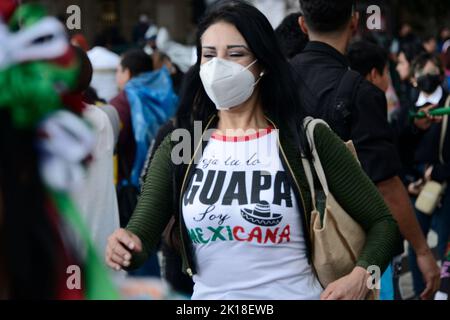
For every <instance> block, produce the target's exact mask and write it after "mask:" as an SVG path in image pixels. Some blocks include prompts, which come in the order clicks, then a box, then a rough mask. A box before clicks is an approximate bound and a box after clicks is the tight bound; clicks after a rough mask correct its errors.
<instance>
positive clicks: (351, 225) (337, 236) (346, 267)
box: [302, 118, 366, 288]
mask: <svg viewBox="0 0 450 320" xmlns="http://www.w3.org/2000/svg"><path fill="white" fill-rule="evenodd" d="M318 124H325V125H327V126H328V124H327V123H326V122H324V121H323V120H319V119H312V118H307V119H306V120H305V122H304V125H305V128H306V133H307V138H308V142H309V144H310V147H311V150H312V154H313V165H314V168H315V171H316V174H317V176H318V178H319V181H320V184H321V187H322V190H323V192H324V194H325V197H326V200H325V210H324V213H323V217H322V218H321V215H320V213H319V211H318V210H317V204H316V199H317V198H316V189H315V186H314V179H313V173H312V170H311V165H310V163H309V161H308V160H307V159H304V158H303V159H302V161H303V166H304V168H305V172H306V176H307V179H308V183H309V187H310V190H311V197H312V206H313V211H312V213H311V238H312V239H311V240H312V260H313V264H314V268H315V270H316V273H317V276H318V279H319V281H320V283H321V284H322V286H323V287H324V288H326V287H327V286H328V285H329V284H330V283H332V282H334V281H336V280H337V279H339V278H341V277H343V276H346V275H348V274H349V273H351V272H352V270H353V269H354V267H355V265H356V261H357V259H358V257H359V255H360V253H361V251H362V249H363V247H364V244H365V239H366V235H365V232H364V230H363V229H362V227H361V226H360V225H359V224H358V223H357V222H356V221H355V220H353V218H352V217H351V216H350V215H349V214H347V213H346V212H345V211H344V209H342V207H341V206H340V205H339V203H338V202H337V201H336V199H335V198H334V197H333V195H332V194H331V192H330V190H329V188H328V183H327V178H326V176H325V172H324V170H323V167H322V164H321V162H320V158H319V155H318V153H317V150H316V146H315V142H314V129H315V127H316V126H317V125H318Z"/></svg>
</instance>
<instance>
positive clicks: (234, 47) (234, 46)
mask: <svg viewBox="0 0 450 320" xmlns="http://www.w3.org/2000/svg"><path fill="white" fill-rule="evenodd" d="M202 48H203V49H210V50H216V48H215V47H210V46H203V47H202ZM236 48H243V49H245V50H247V51H250V50H249V49H248V48H247V47H246V46H244V45H231V46H227V49H236Z"/></svg>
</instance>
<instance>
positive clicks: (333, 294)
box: [320, 267, 370, 300]
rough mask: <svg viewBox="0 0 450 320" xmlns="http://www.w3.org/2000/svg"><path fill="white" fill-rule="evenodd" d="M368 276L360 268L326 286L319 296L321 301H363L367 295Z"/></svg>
mask: <svg viewBox="0 0 450 320" xmlns="http://www.w3.org/2000/svg"><path fill="white" fill-rule="evenodd" d="M369 277H370V274H369V273H368V272H367V271H366V270H365V269H363V268H361V267H356V268H355V269H353V271H352V273H350V274H349V275H347V276H345V277H342V278H340V279H338V280H336V281H335V282H333V283H331V284H330V285H328V287H327V288H326V289H325V291H324V292H323V293H322V294H321V295H320V299H321V300H364V299H365V298H366V297H367V295H368V293H369V288H368V286H367V280H368V279H369Z"/></svg>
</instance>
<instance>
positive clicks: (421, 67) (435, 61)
mask: <svg viewBox="0 0 450 320" xmlns="http://www.w3.org/2000/svg"><path fill="white" fill-rule="evenodd" d="M412 74H413V78H412V82H413V84H414V86H416V87H417V88H418V90H419V91H420V95H419V97H418V99H417V101H416V103H415V107H416V110H418V111H425V112H428V111H430V110H432V109H435V108H442V107H444V106H445V104H446V102H447V101H448V97H449V94H448V92H447V90H446V89H445V88H443V86H442V83H443V80H444V69H443V67H442V64H441V60H440V59H439V58H438V57H437V56H436V55H432V54H428V53H424V54H421V55H420V56H418V57H417V58H416V59H415V60H414V62H413V66H412ZM447 117H448V116H447ZM443 120H444V119H443V117H432V116H427V117H426V118H424V119H416V120H415V123H416V126H417V127H419V128H420V130H421V132H422V137H421V139H420V140H419V143H418V145H417V147H416V148H415V155H414V162H415V166H416V168H417V172H418V173H419V174H420V175H418V176H417V181H418V182H416V183H412V184H410V186H409V187H408V191H409V192H410V194H411V196H412V198H413V201H415V200H416V199H415V197H417V196H418V195H419V193H420V191H421V188H422V187H423V185H424V183H425V182H427V181H431V180H432V181H436V182H438V183H448V182H450V130H448V128H447V129H445V128H443ZM443 130H445V131H443ZM442 137H443V138H444V140H443V149H442V151H443V152H442V154H441V153H440V145H441V143H442V142H441V139H442ZM416 215H417V219H418V221H419V223H420V226H421V228H422V232H423V233H424V235H425V236H427V235H428V233H429V231H430V229H434V230H435V231H436V233H437V235H438V245H437V252H438V259H440V260H441V259H443V258H444V255H445V253H446V248H447V243H448V239H449V234H450V190H449V189H448V188H447V189H446V190H445V191H444V194H443V196H442V199H441V201H440V204H439V205H438V207H437V208H436V210H435V211H434V212H433V213H432V215H430V214H425V213H423V212H421V211H420V210H418V209H416ZM409 265H410V268H411V271H412V273H413V280H414V291H415V293H416V295H419V294H420V292H422V291H423V290H424V288H425V284H424V281H423V278H422V275H421V273H420V271H419V268H418V266H417V263H416V253H415V252H414V250H412V249H410V250H409Z"/></svg>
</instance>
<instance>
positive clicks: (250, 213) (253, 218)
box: [241, 201, 283, 227]
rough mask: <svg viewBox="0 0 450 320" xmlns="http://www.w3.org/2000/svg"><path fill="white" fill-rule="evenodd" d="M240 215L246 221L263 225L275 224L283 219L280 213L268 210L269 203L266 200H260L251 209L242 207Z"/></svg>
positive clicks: (270, 225) (271, 225)
mask: <svg viewBox="0 0 450 320" xmlns="http://www.w3.org/2000/svg"><path fill="white" fill-rule="evenodd" d="M241 215H242V217H243V218H244V219H245V220H247V221H248V222H250V223H252V224H256V225H258V226H263V227H273V226H276V225H278V224H279V223H280V222H281V220H282V219H283V216H282V215H281V214H279V213H272V212H271V211H270V205H269V203H268V202H267V201H261V203H258V204H257V205H256V206H255V208H254V209H253V210H251V209H242V210H241Z"/></svg>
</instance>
